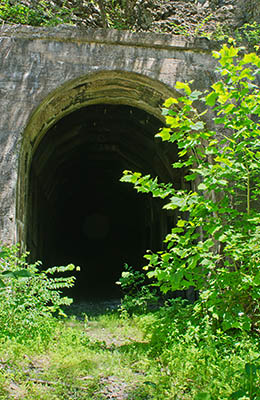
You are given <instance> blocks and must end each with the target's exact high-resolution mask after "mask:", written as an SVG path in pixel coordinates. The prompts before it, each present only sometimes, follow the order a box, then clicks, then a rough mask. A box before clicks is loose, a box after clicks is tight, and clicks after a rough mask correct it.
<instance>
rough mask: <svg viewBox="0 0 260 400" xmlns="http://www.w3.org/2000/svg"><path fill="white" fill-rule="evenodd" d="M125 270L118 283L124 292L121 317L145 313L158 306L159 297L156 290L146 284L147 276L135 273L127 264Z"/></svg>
mask: <svg viewBox="0 0 260 400" xmlns="http://www.w3.org/2000/svg"><path fill="white" fill-rule="evenodd" d="M124 268H125V271H123V272H122V275H121V278H120V279H119V281H118V282H116V283H117V284H118V285H120V286H121V288H122V290H123V292H124V297H123V299H122V301H121V307H120V312H121V315H122V316H123V315H125V314H126V315H128V314H130V315H132V314H134V313H135V314H136V313H144V312H146V311H147V309H148V308H151V307H155V306H156V305H158V302H159V297H158V296H157V293H156V291H155V290H152V289H151V287H150V286H148V285H146V284H145V280H146V276H145V274H144V273H143V272H140V271H135V270H134V269H133V268H132V267H130V266H128V265H127V264H125V265H124Z"/></svg>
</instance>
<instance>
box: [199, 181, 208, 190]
mask: <svg viewBox="0 0 260 400" xmlns="http://www.w3.org/2000/svg"><path fill="white" fill-rule="evenodd" d="M198 189H199V190H202V191H204V190H207V189H208V187H207V186H206V185H205V183H200V184H199V185H198Z"/></svg>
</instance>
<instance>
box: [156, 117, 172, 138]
mask: <svg viewBox="0 0 260 400" xmlns="http://www.w3.org/2000/svg"><path fill="white" fill-rule="evenodd" d="M169 118H170V117H169ZM170 132H171V129H170V128H163V129H162V130H161V131H160V132H158V133H157V134H156V135H155V137H160V138H161V139H162V140H163V141H167V140H169V139H170V137H171V135H170Z"/></svg>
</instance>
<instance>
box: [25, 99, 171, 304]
mask: <svg viewBox="0 0 260 400" xmlns="http://www.w3.org/2000/svg"><path fill="white" fill-rule="evenodd" d="M160 126H161V121H159V120H158V119H156V118H155V117H153V116H151V115H149V114H147V113H146V112H144V111H142V110H139V109H137V108H135V107H130V106H123V105H94V106H89V107H86V108H83V109H81V110H78V111H75V112H74V113H72V114H69V115H68V116H67V117H65V118H63V119H62V120H60V121H59V122H58V123H57V124H56V125H55V126H54V127H53V128H52V129H50V130H49V132H48V133H47V134H46V135H45V137H44V138H43V140H42V141H41V143H40V145H39V146H38V148H37V151H36V153H35V154H34V157H33V160H32V164H31V172H30V181H29V188H30V190H29V193H30V198H29V221H28V227H29V229H28V232H27V245H28V248H29V249H30V250H31V253H32V256H33V258H34V259H40V260H42V261H43V264H44V265H46V266H51V265H64V264H68V263H74V264H77V265H79V266H80V267H81V272H80V273H78V274H77V275H78V279H77V283H76V285H75V290H74V296H75V297H76V298H88V297H95V296H105V297H108V296H116V295H118V290H119V288H118V286H117V285H115V282H116V280H118V278H119V276H120V274H121V271H122V270H123V265H124V263H128V264H129V265H131V266H133V267H134V268H135V269H138V268H139V269H140V268H141V266H142V265H144V259H143V255H144V253H145V251H146V249H152V250H156V249H159V247H160V245H161V243H162V240H163V238H164V235H165V233H166V230H167V216H166V214H165V212H164V213H163V212H162V210H161V204H160V202H159V201H158V200H157V201H156V200H155V199H153V200H152V199H151V198H149V197H147V196H145V195H142V194H139V193H136V192H135V191H134V189H133V188H132V186H130V185H128V184H125V183H121V182H120V181H119V180H120V177H121V176H122V171H123V170H124V169H131V170H135V171H141V172H142V173H145V174H146V173H150V174H152V175H154V176H155V175H156V174H158V173H159V174H160V175H165V174H166V171H167V170H165V171H164V170H163V169H164V168H163V160H161V159H160V157H159V154H160V151H159V148H160V150H161V157H162V158H163V152H162V143H159V141H157V140H155V139H154V135H155V133H156V132H158V130H159V129H160ZM164 161H165V160H164Z"/></svg>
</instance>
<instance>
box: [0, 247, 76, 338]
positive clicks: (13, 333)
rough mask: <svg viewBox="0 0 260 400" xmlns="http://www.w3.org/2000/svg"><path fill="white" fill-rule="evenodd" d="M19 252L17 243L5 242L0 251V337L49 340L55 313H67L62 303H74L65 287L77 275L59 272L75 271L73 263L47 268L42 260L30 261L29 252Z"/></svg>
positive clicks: (70, 284)
mask: <svg viewBox="0 0 260 400" xmlns="http://www.w3.org/2000/svg"><path fill="white" fill-rule="evenodd" d="M17 254H18V247H17V246H13V247H5V246H3V247H2V249H1V252H0V277H1V280H0V286H1V288H0V327H1V328H0V337H1V338H12V337H14V338H16V339H17V340H18V341H27V340H31V339H32V340H33V339H35V338H36V337H40V338H41V339H42V340H47V339H48V338H49V337H50V335H51V333H52V330H53V326H54V325H55V318H54V315H59V314H60V315H65V314H64V313H63V311H62V308H61V306H62V305H69V304H71V303H72V299H70V298H68V297H65V296H63V295H62V289H63V288H70V287H72V286H73V284H74V281H75V277H74V276H70V277H62V276H57V274H60V273H64V272H67V271H72V270H73V269H74V265H72V264H70V265H68V266H65V267H63V266H62V267H53V268H48V269H47V270H45V271H44V270H41V268H40V266H41V263H40V262H36V263H34V264H28V263H27V261H26V258H27V256H28V253H24V254H22V255H21V256H20V257H18V256H17ZM54 274H55V276H54Z"/></svg>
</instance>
